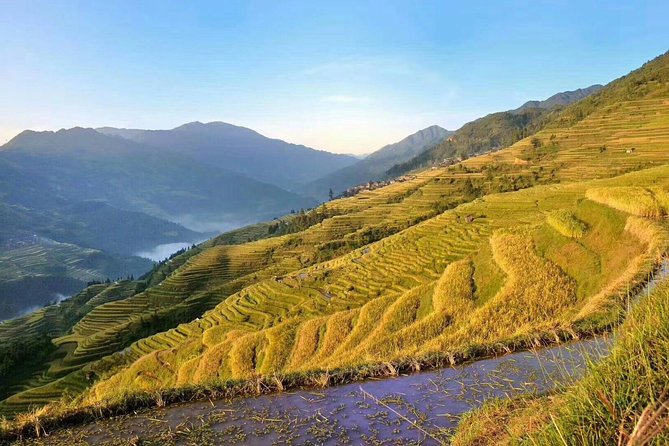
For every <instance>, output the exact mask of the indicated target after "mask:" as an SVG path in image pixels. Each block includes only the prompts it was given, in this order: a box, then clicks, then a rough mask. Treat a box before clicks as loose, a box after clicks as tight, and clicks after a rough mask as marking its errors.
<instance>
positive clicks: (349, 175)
mask: <svg viewBox="0 0 669 446" xmlns="http://www.w3.org/2000/svg"><path fill="white" fill-rule="evenodd" d="M452 133H453V132H451V131H448V130H446V129H443V128H441V127H439V126H438V125H433V126H430V127H428V128H425V129H423V130H420V131H418V132H416V133H414V134H412V135H409V136H407V137H406V138H404V139H403V140H401V141H399V142H396V143H394V144H388V145H387V146H384V147H382V148H381V149H379V150H377V151H375V152H373V153H371V154H370V155H368V156H366V157H365V158H364V159H362V160H360V161H358V162H357V163H355V164H353V165H351V166H347V167H344V168H343V169H339V170H337V171H336V172H333V173H331V174H329V175H326V176H325V177H323V178H319V179H318V180H316V181H313V182H311V183H309V184H308V185H307V186H305V187H304V189H303V190H304V193H305V194H307V193H311V194H312V195H314V196H316V197H317V198H320V199H322V200H324V199H326V198H327V197H328V193H329V190H330V189H332V191H333V192H334V194H335V195H338V194H340V193H341V192H344V191H345V190H346V189H348V188H349V187H351V186H355V185H358V184H362V183H366V182H368V181H378V180H381V179H384V178H385V177H386V176H387V174H386V171H387V170H388V169H390V168H391V167H392V166H394V165H395V164H398V163H402V162H404V161H407V160H410V159H412V158H413V157H415V156H417V155H419V154H421V153H423V152H424V151H426V150H428V149H430V148H432V147H434V146H435V145H436V144H439V143H440V142H441V141H443V139H444V138H446V137H448V136H449V135H451V134H452Z"/></svg>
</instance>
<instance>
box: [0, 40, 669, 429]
mask: <svg viewBox="0 0 669 446" xmlns="http://www.w3.org/2000/svg"><path fill="white" fill-rule="evenodd" d="M668 101H669V53H668V54H665V55H663V56H661V57H659V58H657V59H655V60H653V61H651V62H649V63H647V64H645V65H644V66H643V67H641V68H640V69H638V70H635V71H634V72H632V73H630V74H629V75H627V76H625V77H623V78H621V79H618V80H615V81H613V82H611V83H610V84H608V85H607V86H606V87H605V88H603V89H602V90H600V91H599V92H597V93H595V94H593V95H591V96H589V97H587V98H585V99H582V100H581V101H579V102H577V103H574V104H571V105H569V106H566V107H564V108H562V109H560V110H559V111H558V110H554V111H552V112H551V115H550V116H549V115H546V119H549V118H550V120H549V121H547V122H546V123H545V124H544V125H543V126H542V129H541V130H539V131H538V132H536V133H534V134H531V135H527V137H525V138H523V139H521V140H519V141H517V142H515V143H513V144H512V145H511V146H510V147H508V148H503V149H500V150H496V151H494V152H489V153H485V154H483V155H480V156H475V157H471V158H469V159H467V160H464V161H462V162H456V163H455V164H453V165H449V166H435V167H434V168H433V169H432V168H429V169H425V170H422V171H419V172H416V173H415V175H412V176H410V177H409V178H406V179H405V180H404V181H397V182H394V183H393V184H391V185H388V186H386V187H383V188H379V189H375V190H372V191H364V192H361V193H359V194H357V195H355V196H352V197H347V198H342V199H337V200H333V201H331V202H328V203H326V204H324V205H322V206H318V207H317V208H314V209H312V210H309V211H305V212H297V213H293V214H290V215H287V216H285V217H283V218H281V219H279V220H276V221H270V222H266V223H260V224H256V225H252V226H248V227H244V228H240V229H237V230H235V231H231V232H229V233H225V234H222V235H219V236H217V237H215V238H214V239H211V240H209V241H207V242H204V243H202V244H200V245H198V246H197V247H194V248H192V249H189V250H187V251H185V252H183V253H181V254H179V255H177V256H175V257H174V258H172V259H170V260H169V261H168V262H165V263H163V264H161V265H157V266H156V267H155V268H154V269H153V270H152V271H151V273H150V274H148V275H147V276H146V277H144V278H142V279H141V280H135V281H120V282H118V283H112V284H102V285H93V286H91V287H89V288H87V289H86V290H84V291H83V292H81V293H79V294H78V295H76V296H74V297H73V298H72V299H70V300H69V301H65V302H63V303H62V304H61V305H60V306H49V307H48V308H44V309H42V310H40V311H38V312H36V313H35V314H32V315H30V316H26V317H24V318H21V319H17V320H15V321H10V322H7V323H4V324H0V349H2V351H3V352H5V354H4V355H2V356H0V357H1V358H3V361H2V365H3V367H0V397H2V398H3V401H2V404H0V414H4V415H10V416H11V415H12V414H16V413H17V412H26V411H28V410H34V408H35V406H40V405H44V404H47V403H49V402H52V401H58V399H59V398H61V395H63V393H65V392H66V393H67V394H68V395H70V396H74V395H80V398H78V399H74V400H73V399H72V398H71V397H70V398H68V399H67V400H65V401H64V402H62V403H55V404H54V405H53V406H52V407H50V408H49V410H48V411H45V412H43V413H41V414H42V415H41V416H40V417H39V419H37V417H36V419H35V422H34V424H29V425H28V426H26V425H25V424H22V425H21V424H15V425H13V424H11V423H8V424H3V426H2V428H3V429H5V431H0V433H2V432H4V434H5V435H6V436H7V437H9V436H10V435H13V436H14V437H18V436H19V435H21V434H25V433H26V432H28V430H29V429H30V430H31V431H33V432H34V431H35V427H42V426H45V425H46V426H50V425H51V424H49V420H50V418H49V417H54V419H55V420H57V421H58V423H59V424H60V425H63V424H67V423H68V422H70V421H75V420H81V419H91V418H92V417H93V415H94V414H101V413H114V414H117V413H118V412H120V411H121V410H123V409H124V408H125V409H127V410H130V411H132V410H136V409H138V408H139V407H142V406H162V405H163V404H164V403H165V402H166V401H168V402H174V401H177V400H179V399H184V400H187V399H191V398H195V397H197V396H202V395H208V393H207V389H210V390H211V394H212V395H221V393H222V392H225V395H226V396H227V397H230V396H233V395H248V394H250V393H261V392H264V391H270V390H274V389H289V388H291V387H301V386H302V387H315V386H327V385H331V384H337V383H343V382H347V381H351V380H354V379H364V378H369V377H380V376H396V375H401V374H404V373H405V372H406V373H409V372H411V371H416V370H424V369H427V368H433V367H441V366H444V365H452V364H454V363H460V362H464V361H469V360H474V359H477V358H480V357H489V356H491V355H495V354H503V353H504V352H508V351H510V350H513V349H519V348H529V347H535V346H537V345H540V344H547V343H550V342H561V341H563V340H567V339H573V338H580V337H586V336H592V335H593V334H595V333H601V332H603V331H605V330H608V329H610V327H611V326H614V325H616V324H617V323H618V322H619V321H620V320H621V319H622V318H623V317H624V315H625V308H627V307H629V304H630V301H629V290H633V289H637V288H638V287H640V285H641V284H642V283H643V281H644V280H646V278H648V277H650V276H651V274H652V272H653V271H654V270H655V269H656V268H657V267H658V265H659V263H660V262H661V260H662V258H663V257H664V255H665V254H666V253H667V252H668V251H669V226H668V225H667V222H666V219H665V218H664V217H665V216H666V215H667V213H668V212H669V198H668V197H667V190H669V151H667V145H668V144H669V126H667V125H666V124H667V122H669V106H668ZM661 297H662V298H664V297H665V296H661ZM648 313H649V314H651V313H652V311H650V312H648ZM660 322H663V321H660ZM653 328H655V327H653ZM656 331H657V330H655V331H653V333H655V332H656ZM635 341H638V339H635ZM665 349H666V348H665ZM651 362H652V361H651ZM651 362H649V364H651ZM17 364H19V365H21V367H17V366H16V365H17ZM649 370H650V369H649ZM661 390H662V389H661ZM409 403H410V401H409ZM403 404H404V403H403ZM605 405H607V403H606V402H605ZM586 406H587V405H586ZM588 407H590V406H587V407H586V408H588ZM621 407H623V409H624V410H622V412H623V416H624V417H625V419H626V420H627V417H628V412H627V411H626V406H621ZM106 409H109V411H107V412H105V410H106ZM643 409H644V407H643V406H641V407H640V411H641V410H643ZM344 410H345V409H344ZM571 419H574V418H573V417H572V418H571ZM20 420H25V418H24V417H22V418H21V419H20ZM618 421H619V420H615V422H613V423H611V425H612V426H614V427H615V426H619V425H620V423H619V422H618ZM321 424H322V423H321ZM42 428H43V427H42ZM200 433H201V432H198V434H200ZM236 433H237V432H234V434H236ZM205 435H206V434H205ZM207 438H209V437H207ZM0 439H2V438H0Z"/></svg>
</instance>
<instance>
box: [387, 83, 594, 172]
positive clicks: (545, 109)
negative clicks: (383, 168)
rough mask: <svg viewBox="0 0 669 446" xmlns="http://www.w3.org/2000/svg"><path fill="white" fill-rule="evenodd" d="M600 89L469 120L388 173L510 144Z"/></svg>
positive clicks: (425, 165)
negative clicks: (446, 136) (445, 137)
mask: <svg viewBox="0 0 669 446" xmlns="http://www.w3.org/2000/svg"><path fill="white" fill-rule="evenodd" d="M601 89H602V86H601V85H591V86H590V87H587V88H580V89H577V90H573V91H565V92H560V93H556V94H554V95H552V96H551V97H549V98H547V99H545V100H543V101H528V102H526V103H525V104H523V105H521V106H520V107H518V108H517V109H514V110H507V111H503V112H497V113H491V114H489V115H487V116H484V117H482V118H479V119H476V120H475V121H471V122H468V123H467V124H465V125H463V126H462V127H461V128H459V129H458V130H456V131H455V132H454V133H453V134H452V135H450V136H449V138H448V139H446V140H444V141H442V142H441V143H439V144H437V145H435V146H434V147H432V148H430V149H429V150H426V151H424V152H422V153H420V154H418V155H416V156H415V157H413V158H412V159H410V160H407V161H405V162H401V163H397V164H395V165H394V166H392V167H391V168H389V170H388V176H391V177H396V176H399V175H402V174H404V173H406V172H409V171H411V170H413V169H417V168H421V167H427V166H431V165H435V164H440V163H441V164H443V163H448V162H449V160H454V159H456V158H467V157H470V156H474V155H478V154H481V153H484V152H487V151H490V150H497V149H501V148H504V147H508V146H510V145H512V144H513V143H515V142H517V141H519V140H521V139H523V138H525V137H526V136H529V135H531V134H533V133H535V132H537V131H539V130H541V129H542V128H543V126H544V125H545V124H547V123H548V122H550V121H551V119H552V118H553V117H554V116H555V115H556V114H557V113H558V112H559V111H560V110H561V109H563V108H564V107H566V106H568V105H570V104H572V103H575V102H578V101H580V100H583V99H584V98H587V97H589V96H591V95H593V94H595V93H597V92H598V91H599V90H601Z"/></svg>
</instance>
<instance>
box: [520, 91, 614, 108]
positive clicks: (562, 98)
mask: <svg viewBox="0 0 669 446" xmlns="http://www.w3.org/2000/svg"><path fill="white" fill-rule="evenodd" d="M602 88H604V86H603V85H600V84H594V85H591V86H589V87H586V88H577V89H576V90H570V91H561V92H559V93H555V94H554V95H553V96H551V97H549V98H547V99H544V100H543V101H536V100H535V101H527V102H526V103H524V104H523V105H521V106H520V107H518V108H517V109H515V110H512V111H513V112H520V111H523V110H527V109H528V108H553V107H555V106H558V105H569V104H571V103H573V102H576V101H580V100H581V99H583V98H586V97H588V96H590V95H591V94H593V93H596V92H598V91H599V90H601V89H602Z"/></svg>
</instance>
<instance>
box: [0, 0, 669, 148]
mask: <svg viewBox="0 0 669 446" xmlns="http://www.w3.org/2000/svg"><path fill="white" fill-rule="evenodd" d="M667 17H669V2H667V1H666V0H660V1H634V2H631V1H615V0H610V1H587V0H585V1H583V0H580V1H560V0H552V1H539V0H533V1H490V2H482V1H481V2H479V1H468V2H454V1H451V2H448V1H430V0H421V1H415V0H414V1H392V0H385V1H362V0H355V1H345V0H339V1H333V2H324V1H313V0H312V1H290V0H282V1H276V0H274V1H234V0H226V1H223V2H220V1H212V2H206V1H182V2H176V1H174V2H169V1H162V0H161V1H141V0H133V1H121V0H112V1H59V0H48V1H40V0H0V143H3V142H5V141H7V140H9V139H10V138H11V137H13V136H14V135H16V134H17V133H19V132H20V131H22V130H24V129H33V130H57V129H60V128H70V127H74V126H83V127H98V126H115V127H126V128H151V129H165V128H173V127H176V126H178V125H180V124H183V123H186V122H192V121H202V122H208V121H225V122H229V123H232V124H236V125H242V126H246V127H250V128H252V129H254V130H257V131H259V132H260V133H262V134H264V135H266V136H270V137H275V138H281V139H284V140H286V141H289V142H293V143H299V144H305V145H308V146H311V147H314V148H318V149H323V150H329V151H332V152H340V153H367V152H371V151H373V150H376V149H378V148H380V147H382V146H383V145H385V144H388V143H392V142H395V141H398V140H400V139H402V138H403V137H405V136H407V135H409V134H410V133H413V132H415V131H417V130H419V129H421V128H425V127H428V126H430V125H433V124H437V125H440V126H442V127H444V128H447V129H449V130H455V129H457V128H458V127H460V126H461V125H463V124H465V123H466V122H468V121H471V120H473V119H475V118H478V117H480V116H483V115H486V114H488V113H492V112H496V111H501V110H507V109H511V108H515V107H518V106H519V105H521V104H522V103H524V102H525V101H527V100H531V99H545V98H546V97H548V96H550V95H552V94H554V93H556V92H558V91H564V90H573V89H576V88H579V87H586V86H589V85H591V84H594V83H602V84H605V83H607V82H609V81H611V80H613V79H615V78H617V77H620V76H622V75H624V74H626V73H628V72H629V71H631V70H633V69H635V68H637V67H639V66H640V65H641V64H643V63H644V62H646V61H648V60H650V59H652V58H654V57H655V56H658V55H660V54H662V53H664V52H665V51H667V50H668V49H669V26H667Z"/></svg>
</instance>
